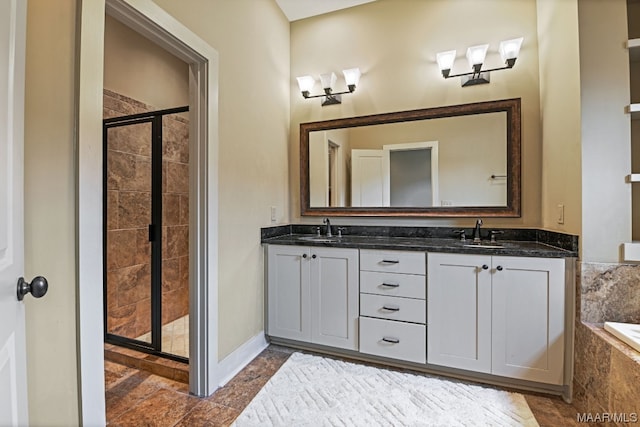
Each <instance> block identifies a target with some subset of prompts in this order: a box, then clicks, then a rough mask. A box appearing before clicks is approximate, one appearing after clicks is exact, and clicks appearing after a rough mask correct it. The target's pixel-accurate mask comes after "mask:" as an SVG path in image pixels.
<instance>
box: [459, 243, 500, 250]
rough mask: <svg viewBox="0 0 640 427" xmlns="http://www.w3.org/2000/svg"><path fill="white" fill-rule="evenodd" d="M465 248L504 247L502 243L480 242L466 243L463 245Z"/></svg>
mask: <svg viewBox="0 0 640 427" xmlns="http://www.w3.org/2000/svg"><path fill="white" fill-rule="evenodd" d="M463 246H464V247H465V248H483V249H501V248H504V246H502V245H492V244H488V245H483V244H482V243H471V244H468V245H463Z"/></svg>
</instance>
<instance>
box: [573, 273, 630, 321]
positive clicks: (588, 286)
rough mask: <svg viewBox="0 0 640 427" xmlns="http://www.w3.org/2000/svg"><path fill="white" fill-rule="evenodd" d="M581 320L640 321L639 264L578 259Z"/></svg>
mask: <svg viewBox="0 0 640 427" xmlns="http://www.w3.org/2000/svg"><path fill="white" fill-rule="evenodd" d="M581 271H582V274H581V277H580V278H579V283H580V287H579V289H578V291H579V295H581V310H580V312H581V316H582V321H583V322H587V323H604V322H620V323H640V265H638V264H633V265H632V264H601V263H585V262H583V263H581Z"/></svg>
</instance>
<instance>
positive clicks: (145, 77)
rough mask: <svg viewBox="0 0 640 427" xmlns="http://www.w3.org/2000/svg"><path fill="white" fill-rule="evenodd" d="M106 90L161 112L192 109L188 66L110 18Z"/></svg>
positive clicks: (106, 30)
mask: <svg viewBox="0 0 640 427" xmlns="http://www.w3.org/2000/svg"><path fill="white" fill-rule="evenodd" d="M104 87H105V89H109V90H112V91H114V92H116V93H119V94H122V95H126V96H128V97H130V98H133V99H135V100H137V101H140V102H143V103H145V104H147V105H151V106H153V107H154V108H157V109H158V110H161V109H165V108H174V107H182V106H184V105H189V66H188V65H187V64H186V63H185V62H184V61H182V60H180V59H178V58H176V57H175V56H173V55H172V54H170V53H169V52H167V51H166V50H164V49H162V48H161V47H159V46H158V45H157V44H155V43H153V42H151V41H150V40H148V39H146V38H144V37H142V36H140V35H139V34H138V33H136V32H135V31H133V30H131V29H130V28H129V27H127V26H125V25H123V24H121V23H120V22H118V21H117V20H115V19H114V18H112V17H110V16H107V17H106V19H105V27H104Z"/></svg>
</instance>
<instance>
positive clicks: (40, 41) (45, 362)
mask: <svg viewBox="0 0 640 427" xmlns="http://www.w3.org/2000/svg"><path fill="white" fill-rule="evenodd" d="M75 8H76V2H75V1H74V0H59V1H55V2H52V1H50V0H29V4H28V12H27V70H26V95H25V96H26V100H25V101H26V105H25V209H24V212H25V273H26V277H28V278H32V277H34V276H37V275H42V276H45V277H46V278H47V279H48V281H49V292H48V293H47V295H46V296H45V297H44V298H43V299H41V300H34V299H33V298H26V299H25V302H26V305H27V348H28V352H27V369H28V382H29V383H28V386H29V424H30V425H33V426H71V425H78V423H79V419H78V386H77V366H76V364H77V355H76V260H75V255H76V254H75V251H76V244H75V219H74V218H75V198H76V196H75V160H74V156H75V149H74V114H75V112H74V108H75V103H74V102H75V101H74V93H75V91H74V56H75V35H74V34H75ZM97 273H98V274H100V272H97Z"/></svg>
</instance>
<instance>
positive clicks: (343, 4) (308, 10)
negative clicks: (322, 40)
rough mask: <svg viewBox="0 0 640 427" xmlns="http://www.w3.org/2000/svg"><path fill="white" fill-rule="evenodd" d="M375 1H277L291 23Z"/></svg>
mask: <svg viewBox="0 0 640 427" xmlns="http://www.w3.org/2000/svg"><path fill="white" fill-rule="evenodd" d="M372 1H375V0H276V3H278V6H280V9H282V11H283V12H284V14H285V16H286V17H287V18H288V19H289V21H290V22H291V21H297V20H298V19H304V18H309V17H311V16H316V15H322V14H323V13H329V12H333V11H334V10H340V9H346V8H348V7H353V6H357V5H359V4H364V3H369V2H372Z"/></svg>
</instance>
